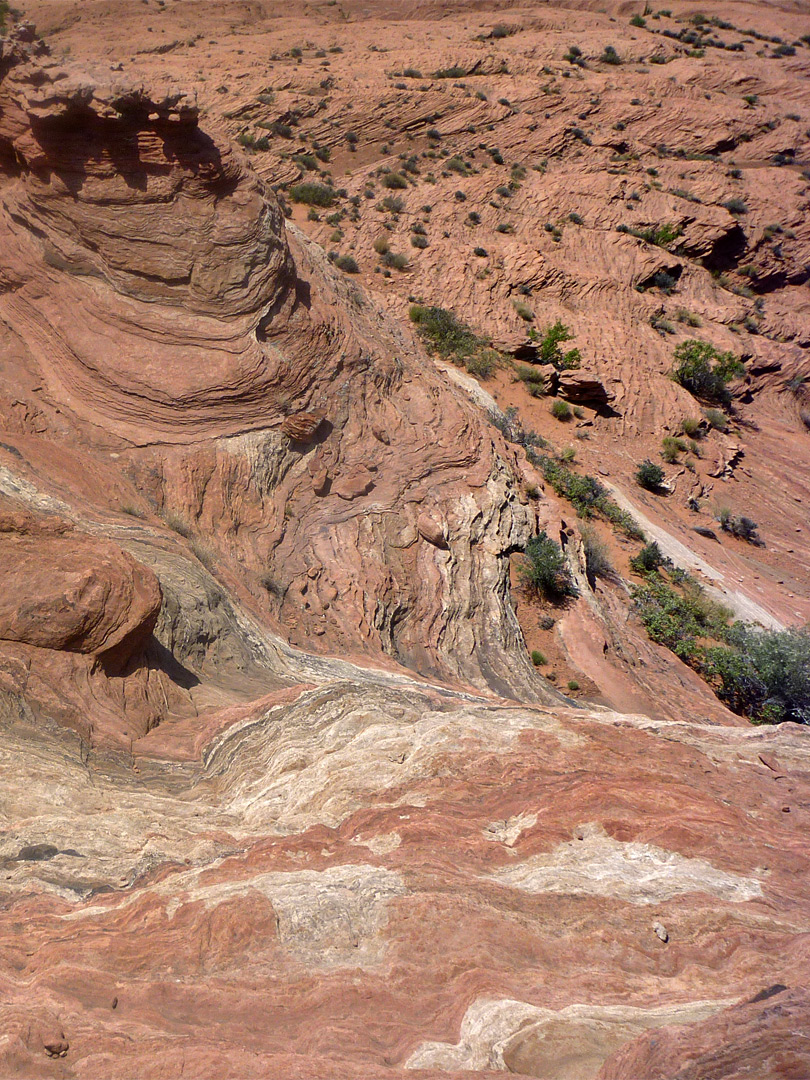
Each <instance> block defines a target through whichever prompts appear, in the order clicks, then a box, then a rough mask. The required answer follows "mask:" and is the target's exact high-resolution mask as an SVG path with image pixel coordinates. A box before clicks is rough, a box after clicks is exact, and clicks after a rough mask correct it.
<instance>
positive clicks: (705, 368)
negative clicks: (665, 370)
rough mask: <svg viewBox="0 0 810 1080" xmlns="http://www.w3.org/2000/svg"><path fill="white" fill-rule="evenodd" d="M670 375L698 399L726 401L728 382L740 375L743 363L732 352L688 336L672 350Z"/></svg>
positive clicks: (728, 396)
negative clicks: (673, 352)
mask: <svg viewBox="0 0 810 1080" xmlns="http://www.w3.org/2000/svg"><path fill="white" fill-rule="evenodd" d="M675 360H676V366H675V368H674V369H673V371H672V378H673V379H674V380H675V382H677V383H679V384H680V385H681V386H682V387H684V389H685V390H688V391H689V393H690V394H693V395H694V396H695V397H696V398H699V399H700V400H702V401H714V402H718V403H720V404H724V405H725V404H728V402H729V401H730V394H729V392H728V385H727V384H728V383H730V382H731V380H732V379H734V378H735V377H736V376H737V375H741V374H743V372H744V371H745V368H744V366H743V365H742V364H741V363H740V361H739V360H738V359H737V357H736V356H735V355H734V354H733V353H732V352H724V353H721V352H719V351H718V350H717V349H716V348H715V347H714V346H713V345H710V344H709V343H708V342H706V341H698V340H697V339H696V338H690V339H689V340H688V341H684V342H682V343H681V344H680V345H679V346H678V347H677V348H676V350H675Z"/></svg>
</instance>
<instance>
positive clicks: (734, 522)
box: [717, 506, 764, 547]
mask: <svg viewBox="0 0 810 1080" xmlns="http://www.w3.org/2000/svg"><path fill="white" fill-rule="evenodd" d="M717 520H718V522H719V524H720V528H721V529H722V530H723V532H727V533H728V534H729V535H730V536H735V537H736V538H737V539H738V540H745V541H746V543H749V544H754V545H755V546H756V547H762V546H764V545H763V543H762V540H761V539H760V536H759V533H758V532H757V528H758V526H757V523H756V522H755V521H752V520H751V518H749V517H746V516H745V515H744V514H732V513H731V511H730V510H729V509H728V507H725V506H724V507H723V508H722V509H721V510H719V511H718V514H717Z"/></svg>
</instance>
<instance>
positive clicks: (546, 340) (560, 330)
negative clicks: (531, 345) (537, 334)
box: [537, 319, 582, 371]
mask: <svg viewBox="0 0 810 1080" xmlns="http://www.w3.org/2000/svg"><path fill="white" fill-rule="evenodd" d="M570 339H571V331H570V330H569V329H568V327H567V326H566V325H565V324H564V323H563V322H562V321H561V320H560V319H558V320H557V321H556V322H555V323H554V324H553V325H552V326H549V327H548V328H547V329H546V331H545V332H544V334H543V337H542V338H541V340H540V343H539V345H538V348H537V358H538V361H539V362H540V363H541V364H553V365H554V367H555V368H557V370H558V371H568V370H571V369H573V368H578V367H579V365H580V362H581V359H582V357H581V354H580V351H579V349H569V350H568V351H567V352H563V350H562V349H561V348H560V345H561V344H562V343H563V342H565V341H570Z"/></svg>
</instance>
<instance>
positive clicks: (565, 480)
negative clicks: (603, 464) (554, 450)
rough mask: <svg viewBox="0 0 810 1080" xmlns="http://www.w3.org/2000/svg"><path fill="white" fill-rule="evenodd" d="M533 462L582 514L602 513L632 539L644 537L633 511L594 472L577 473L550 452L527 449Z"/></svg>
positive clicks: (561, 495) (554, 487)
mask: <svg viewBox="0 0 810 1080" xmlns="http://www.w3.org/2000/svg"><path fill="white" fill-rule="evenodd" d="M527 457H528V458H529V460H530V461H531V463H532V464H533V465H535V466H538V467H539V468H540V469H541V470H542V472H543V476H544V477H545V479H546V481H547V483H549V484H550V485H551V487H552V488H553V490H554V491H555V492H556V494H557V495H559V496H560V497H561V498H563V499H567V500H568V502H570V503H571V505H572V506H573V507H574V509H575V510H576V512H577V513H578V514H579V516H580V517H583V518H589V517H593V515H594V514H601V515H602V516H603V517H604V518H607V520H608V521H609V522H610V523H611V525H614V526H615V527H616V528H617V529H619V530H621V532H623V533H624V534H625V536H628V537H630V539H631V540H643V539H644V533H643V532H642V531H641V529H640V528H639V526H638V524H637V522H636V521H635V520H634V519H633V517H632V515H630V514H628V513H627V511H626V510H622V508H621V507H620V506H619V505H618V504H617V503H616V502H614V500H613V499H611V497H610V496H609V495H608V493H607V491H606V490H605V488H604V487H603V485H602V484H600V483H599V481H598V480H597V479H596V477H595V476H589V475H587V474H585V475H582V474H580V473H575V472H573V471H572V470H571V469H569V468H567V467H566V465H565V464H563V463H562V462H561V461H557V460H556V459H555V458H552V457H549V456H547V455H541V454H537V453H535V452H534V451H533V450H529V451H527Z"/></svg>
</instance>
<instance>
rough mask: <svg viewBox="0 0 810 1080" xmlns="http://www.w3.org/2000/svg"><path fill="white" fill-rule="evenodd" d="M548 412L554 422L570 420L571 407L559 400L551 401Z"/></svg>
mask: <svg viewBox="0 0 810 1080" xmlns="http://www.w3.org/2000/svg"><path fill="white" fill-rule="evenodd" d="M550 412H551V415H552V416H553V417H554V419H555V420H570V419H571V415H572V414H571V406H570V405H569V404H568V402H567V401H563V400H562V399H561V398H557V399H556V400H555V401H552V403H551V409H550Z"/></svg>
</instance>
